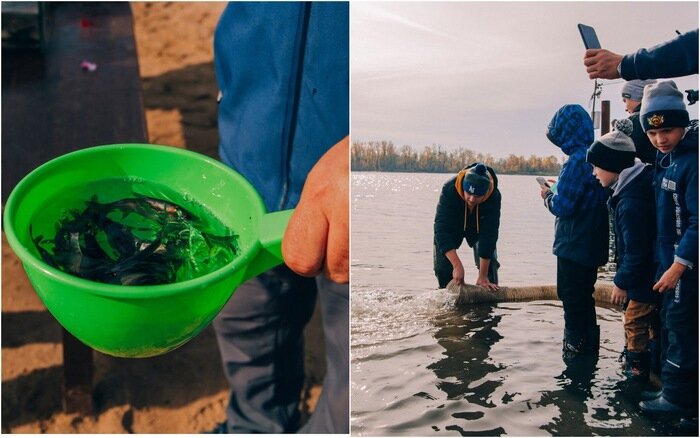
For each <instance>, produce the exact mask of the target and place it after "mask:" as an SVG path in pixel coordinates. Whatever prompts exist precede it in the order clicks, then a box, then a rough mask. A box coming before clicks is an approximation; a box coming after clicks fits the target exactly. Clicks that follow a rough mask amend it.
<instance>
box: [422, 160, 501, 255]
mask: <svg viewBox="0 0 700 438" xmlns="http://www.w3.org/2000/svg"><path fill="white" fill-rule="evenodd" d="M474 166H476V163H474V164H471V165H469V166H467V167H465V168H464V169H462V170H461V171H460V172H459V173H458V174H457V176H456V177H454V178H452V179H450V180H449V181H447V182H446V183H445V184H444V185H443V186H442V192H441V193H440V201H439V202H438V206H437V210H436V211H435V224H434V232H435V234H434V240H435V245H436V246H437V249H438V251H439V253H440V254H443V255H444V254H445V253H446V252H447V251H450V250H452V249H457V248H459V247H460V245H461V244H462V239H465V238H466V239H467V243H468V244H469V246H470V247H473V246H474V244H475V243H476V242H477V241H478V242H479V257H481V258H484V259H490V258H491V257H492V256H493V252H494V251H495V249H496V241H497V240H498V227H499V225H500V222H501V192H500V191H499V190H498V178H497V177H496V173H495V172H494V171H493V169H492V168H490V167H488V166H487V169H488V174H489V176H490V179H491V187H490V188H489V191H488V192H487V193H486V196H487V198H486V200H485V201H484V202H482V203H481V204H479V205H477V206H476V207H474V210H472V211H471V212H470V211H468V208H467V202H466V201H465V199H464V190H463V189H462V180H463V179H464V175H465V174H466V172H468V170H469V169H471V168H472V167H474Z"/></svg>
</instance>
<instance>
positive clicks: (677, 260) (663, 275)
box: [640, 81, 698, 417]
mask: <svg viewBox="0 0 700 438" xmlns="http://www.w3.org/2000/svg"><path fill="white" fill-rule="evenodd" d="M640 114H641V117H640V121H641V123H642V126H643V127H644V130H645V132H646V133H647V135H648V136H649V139H650V140H651V142H652V144H653V145H654V147H655V148H656V149H657V150H658V151H659V153H658V154H657V164H656V171H655V177H654V179H655V192H656V221H657V227H656V229H657V239H656V259H657V260H656V261H657V263H658V269H657V275H656V278H657V282H656V284H655V285H654V290H656V291H658V292H660V293H663V294H664V296H663V310H662V314H661V319H662V323H663V330H664V333H663V339H664V340H665V341H666V342H665V346H664V348H663V352H664V353H665V361H664V362H663V363H662V369H661V382H662V385H663V390H662V393H661V394H660V395H659V396H658V397H657V398H655V399H652V400H649V401H644V402H642V403H640V407H641V409H642V411H643V412H646V413H673V414H680V415H690V416H695V417H697V409H698V274H697V262H698V136H697V126H696V125H695V126H694V127H692V128H690V129H686V128H687V127H688V125H689V116H688V112H687V110H686V108H685V104H684V102H683V94H682V93H681V92H680V91H679V90H678V88H677V87H676V84H675V82H673V81H662V82H658V83H657V84H653V85H647V86H646V87H645V88H644V96H643V98H642V108H641V111H640Z"/></svg>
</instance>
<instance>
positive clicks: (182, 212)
mask: <svg viewBox="0 0 700 438" xmlns="http://www.w3.org/2000/svg"><path fill="white" fill-rule="evenodd" d="M203 228H204V223H203V221H202V220H201V219H200V218H198V217H197V216H195V215H193V214H192V213H190V212H189V211H187V210H186V209H184V208H183V207H181V206H179V205H176V204H173V203H171V202H168V201H163V200H160V199H155V198H150V197H133V198H126V199H121V200H118V201H115V202H110V203H100V202H97V199H96V198H95V197H93V198H92V199H91V200H90V201H88V202H87V206H86V208H85V210H84V211H82V212H81V211H78V210H77V209H76V210H70V211H69V212H68V213H67V214H66V215H64V217H63V218H62V219H61V220H59V221H58V223H57V224H56V235H55V236H54V237H53V239H48V238H44V236H43V235H39V236H36V237H34V236H33V235H32V228H31V226H30V229H29V233H30V237H31V239H32V241H33V242H34V245H35V246H36V248H37V250H38V252H39V255H40V256H41V258H42V260H44V262H46V263H48V264H50V265H51V266H54V267H56V268H58V269H60V270H61V271H63V272H67V273H69V274H73V275H76V276H78V277H82V278H86V279H88V280H93V281H98V282H101V283H110V284H121V285H156V284H169V283H175V282H179V281H184V280H189V279H192V278H196V277H200V276H202V275H204V274H207V273H209V272H213V271H215V270H216V269H218V268H220V267H221V266H224V265H225V264H227V263H229V262H230V261H231V260H233V258H234V257H235V256H236V255H237V254H238V252H239V248H238V236H237V235H236V234H234V233H233V232H231V234H230V235H215V234H212V233H209V232H207V231H204V230H203Z"/></svg>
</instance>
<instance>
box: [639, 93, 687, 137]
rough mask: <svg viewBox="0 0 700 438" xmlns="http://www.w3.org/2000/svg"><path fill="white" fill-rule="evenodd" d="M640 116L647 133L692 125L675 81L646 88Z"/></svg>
mask: <svg viewBox="0 0 700 438" xmlns="http://www.w3.org/2000/svg"><path fill="white" fill-rule="evenodd" d="M639 115H640V116H639V121H640V122H641V123H642V128H644V131H645V132H646V131H648V130H649V129H658V128H685V127H686V126H688V123H690V117H689V116H688V110H686V108H685V102H684V101H683V93H681V92H680V91H679V90H678V87H677V86H676V83H675V82H673V81H661V82H657V83H656V84H652V85H647V86H646V87H644V96H643V97H642V108H641V109H640V111H639Z"/></svg>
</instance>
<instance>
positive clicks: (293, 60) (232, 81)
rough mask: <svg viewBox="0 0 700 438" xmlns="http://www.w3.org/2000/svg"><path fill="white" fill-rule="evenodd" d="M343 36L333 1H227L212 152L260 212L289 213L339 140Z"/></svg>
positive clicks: (344, 123)
mask: <svg viewBox="0 0 700 438" xmlns="http://www.w3.org/2000/svg"><path fill="white" fill-rule="evenodd" d="M348 35H349V7H348V3H341V2H328V3H326V2H240V3H238V2H233V3H231V4H229V5H228V6H227V7H226V9H225V10H224V12H223V14H222V16H221V18H220V19H219V22H218V24H217V27H216V33H215V35H214V52H215V56H214V62H215V68H216V78H217V81H218V84H219V89H220V90H221V96H220V102H219V133H220V145H219V153H220V155H221V160H222V161H223V162H224V163H226V164H227V165H229V166H230V167H232V168H233V169H234V170H236V171H237V172H239V173H241V174H242V175H243V176H244V177H245V178H246V179H247V180H248V181H250V183H251V184H252V185H253V186H254V187H255V188H256V189H257V191H258V193H260V195H261V197H262V198H263V201H264V203H265V205H266V207H267V209H268V211H277V210H283V209H288V208H293V207H295V206H296V204H297V203H298V201H299V197H300V195H301V190H302V188H303V186H304V182H305V181H306V176H307V174H308V173H309V171H310V170H311V168H312V167H313V166H314V164H316V162H317V161H318V160H319V159H320V158H321V156H322V155H323V154H324V153H325V152H326V151H327V150H328V149H330V148H331V147H332V146H333V145H335V144H336V143H337V142H339V141H340V140H342V139H343V138H344V137H346V136H347V135H348V133H349V38H348Z"/></svg>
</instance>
